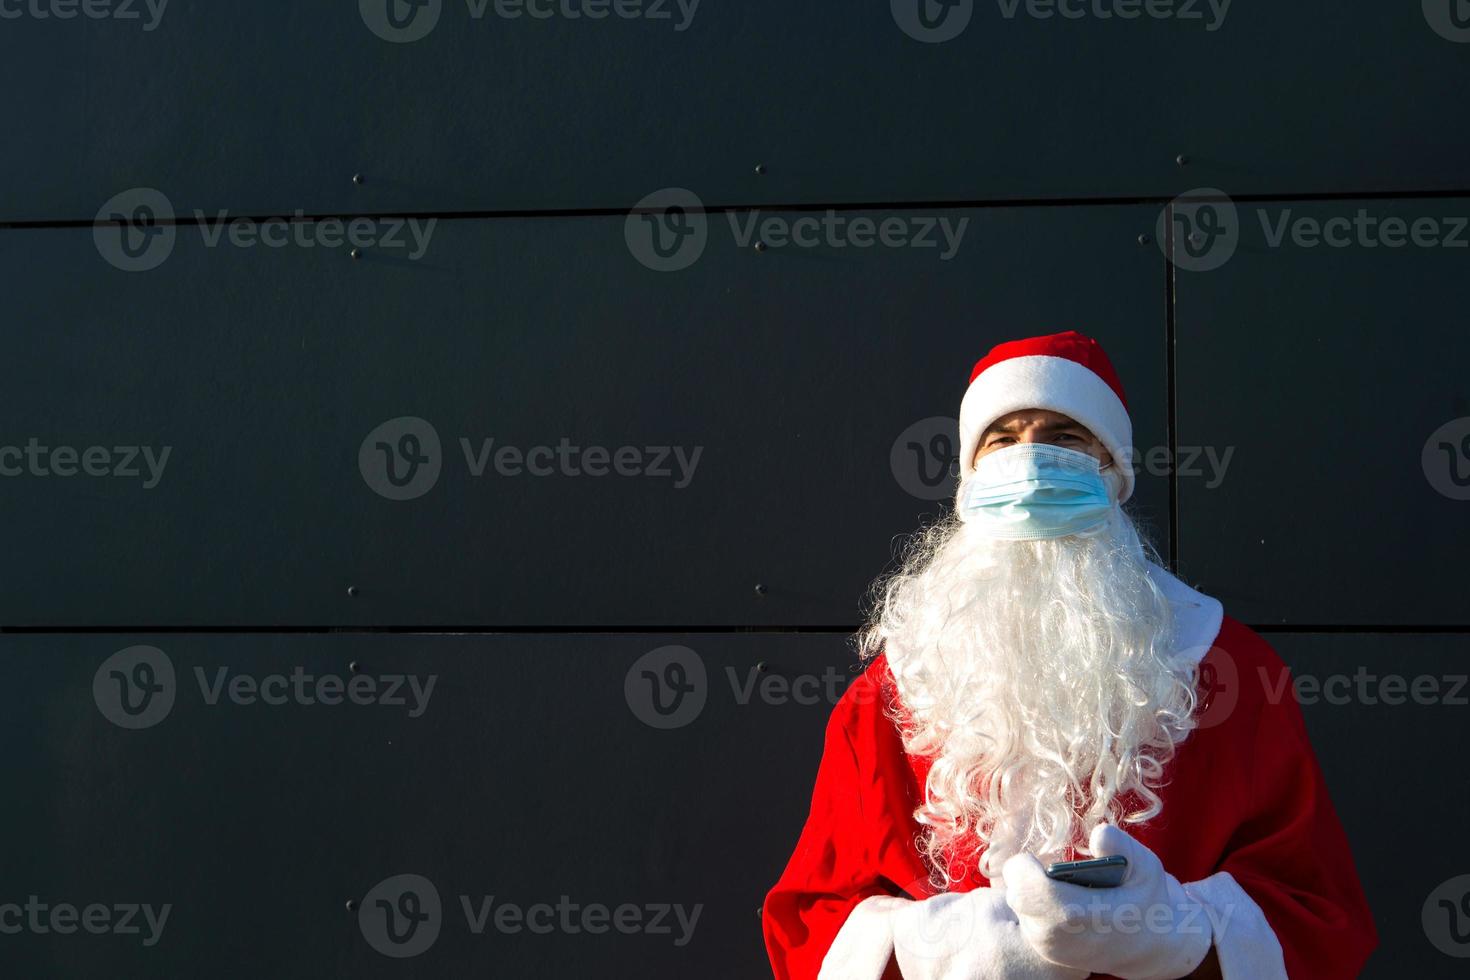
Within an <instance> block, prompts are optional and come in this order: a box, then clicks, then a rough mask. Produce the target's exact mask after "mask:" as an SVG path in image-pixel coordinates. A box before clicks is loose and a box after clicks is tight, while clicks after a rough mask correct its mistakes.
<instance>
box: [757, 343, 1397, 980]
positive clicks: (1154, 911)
mask: <svg viewBox="0 0 1470 980" xmlns="http://www.w3.org/2000/svg"><path fill="white" fill-rule="evenodd" d="M1132 441H1133V439H1132V424H1131V422H1130V420H1129V416H1128V409H1127V402H1126V400H1125V397H1124V393H1123V387H1122V385H1121V384H1120V383H1119V381H1118V377H1117V374H1116V373H1115V372H1114V370H1113V367H1112V365H1111V364H1110V363H1109V361H1108V359H1107V357H1106V355H1105V354H1104V353H1103V351H1102V349H1101V348H1100V347H1099V346H1098V344H1097V343H1096V342H1095V341H1093V340H1091V339H1089V338H1087V337H1084V336H1082V335H1080V334H1077V333H1075V332H1070V331H1069V332H1067V333H1060V334H1054V335H1051V336H1046V337H1035V338H1031V339H1027V340H1019V341H1014V342H1011V343H1005V344H1001V345H999V346H998V347H996V348H994V349H993V350H992V351H991V352H990V353H989V354H988V355H986V356H985V357H984V358H983V359H982V360H981V361H980V362H979V363H978V364H976V365H975V369H974V371H973V373H972V374H971V376H970V385H969V388H968V390H967V391H966V392H965V395H964V399H963V402H962V403H961V406H960V457H959V462H960V471H961V475H960V482H959V487H958V492H957V495H956V498H955V511H954V513H953V514H952V515H948V516H946V517H945V518H943V519H941V520H940V521H939V522H937V523H935V524H934V525H932V526H930V527H928V528H926V529H924V530H923V531H921V532H920V533H919V534H918V535H916V536H915V537H914V539H913V540H912V542H911V544H910V546H909V548H908V550H907V553H906V554H905V556H904V560H903V562H902V566H901V568H900V569H899V570H898V571H897V572H896V573H894V574H893V575H891V576H890V577H888V578H887V579H886V580H884V581H882V582H881V583H879V586H878V587H877V588H875V596H876V602H875V604H874V609H873V612H872V615H871V617H870V619H869V622H868V623H867V625H866V626H865V628H864V629H863V631H862V632H861V633H860V634H859V640H860V647H861V651H862V654H863V656H864V658H865V659H870V660H871V663H870V664H869V665H868V667H867V669H866V670H865V671H864V673H863V674H862V675H861V676H860V677H859V678H857V679H856V680H855V681H854V682H853V683H852V684H851V685H850V686H849V688H848V689H847V691H846V692H845V693H844V695H843V697H842V699H841V700H840V701H839V703H838V704H837V706H836V707H835V709H834V710H833V712H832V716H831V719H830V720H829V722H828V725H827V734H826V745H825V750H824V752H823V756H822V762H821V766H820V768H819V770H818V773H817V780H816V787H815V789H814V791H813V794H812V805H811V812H810V814H809V816H808V817H807V821H806V826H805V827H804V829H803V830H802V833H801V838H800V840H799V841H798V843H797V845H796V851H795V853H794V854H793V855H792V856H791V860H790V862H789V863H788V864H787V866H786V870H785V872H784V873H783V874H782V875H781V879H780V881H778V882H777V883H776V885H775V887H774V888H772V889H771V891H770V894H769V895H767V896H766V901H765V907H764V909H763V923H764V931H765V939H766V947H767V951H768V953H769V955H770V958H771V964H772V967H773V968H774V971H775V975H776V978H777V980H813V978H821V980H834V978H841V980H879V978H883V980H894V978H897V977H900V976H901V977H903V978H905V980H1002V978H1024V980H1082V978H1085V977H1089V976H1103V977H1114V978H1121V980H1175V978H1180V977H1224V978H1225V980H1280V978H1284V977H1291V978H1292V980H1336V978H1344V977H1355V976H1357V975H1358V972H1359V970H1360V969H1361V968H1362V966H1363V963H1364V961H1365V960H1366V959H1367V957H1368V954H1369V953H1370V952H1372V950H1373V949H1374V947H1375V946H1376V945H1377V941H1378V940H1377V933H1376V931H1375V929H1374V926H1373V919H1372V915H1371V913H1370V912H1369V909H1368V906H1367V902H1366V900H1365V899H1364V896H1363V891H1362V887H1361V886H1360V884H1359V883H1358V879H1357V874H1356V872H1355V870H1354V868H1353V861H1352V855H1351V854H1350V853H1349V850H1348V843H1347V840H1346V837H1345V836H1344V834H1343V830H1342V827H1341V825H1340V824H1339V822H1338V819H1337V816H1336V813H1335V812H1334V810H1333V807H1332V803H1331V800H1330V799H1329V797H1328V794H1327V787H1326V785H1325V784H1324V782H1323V779H1322V773H1321V770H1320V769H1319V768H1318V765H1317V760H1316V757H1315V756H1314V755H1313V753H1312V747H1311V744H1310V743H1309V741H1308V739H1307V733H1306V730H1305V729H1304V727H1303V725H1302V718H1301V712H1300V710H1299V708H1298V706H1297V703H1296V701H1295V699H1294V698H1293V697H1292V696H1291V693H1290V692H1291V690H1292V688H1291V686H1290V684H1289V680H1288V675H1287V668H1286V666H1285V664H1283V663H1282V661H1281V659H1280V658H1279V657H1278V656H1277V655H1276V653H1275V652H1274V651H1273V650H1272V649H1271V647H1270V646H1268V645H1267V644H1266V642H1265V641H1264V640H1263V639H1262V638H1261V637H1260V636H1258V635H1257V634H1256V633H1255V632H1253V631H1252V630H1250V629H1249V628H1247V627H1246V626H1244V625H1242V624H1241V623H1239V622H1237V621H1236V620H1234V619H1231V618H1230V617H1229V616H1226V615H1224V613H1223V610H1222V608H1221V605H1220V603H1219V602H1217V601H1216V600H1214V599H1212V598H1210V597H1208V596H1205V595H1202V594H1201V593H1199V592H1197V591H1195V590H1194V589H1192V588H1190V587H1189V586H1187V585H1185V584H1184V583H1183V582H1181V581H1180V580H1179V579H1177V578H1175V577H1174V576H1173V575H1171V574H1170V573H1169V572H1168V571H1166V570H1165V569H1164V568H1162V567H1161V566H1160V565H1159V564H1158V562H1157V560H1156V559H1157V554H1156V553H1154V552H1153V551H1151V550H1146V548H1145V546H1144V545H1143V543H1142V541H1141V539H1140V537H1139V535H1138V534H1137V532H1136V531H1135V529H1134V526H1133V523H1132V522H1131V521H1130V519H1129V517H1128V515H1127V514H1126V513H1124V511H1123V510H1122V504H1123V503H1124V502H1125V501H1127V500H1128V498H1129V496H1130V495H1131V494H1132V492H1133V471H1132V468H1131V465H1130V464H1131V456H1132V449H1133V447H1132ZM1210 678H1230V679H1231V682H1230V683H1229V684H1227V685H1224V686H1219V685H1217V686H1215V689H1213V690H1212V685H1211V684H1210V683H1209V679H1210ZM1283 681H1286V683H1283ZM1113 855H1121V856H1122V857H1124V858H1126V860H1127V868H1126V871H1125V873H1124V875H1123V878H1122V881H1121V883H1120V884H1117V885H1116V886H1115V887H1085V886H1084V885H1081V884H1075V883H1069V882H1065V881H1060V880H1054V879H1053V878H1051V877H1049V876H1048V875H1047V874H1046V870H1045V869H1046V867H1047V865H1049V864H1050V863H1052V862H1060V861H1070V860H1078V859H1088V858H1097V857H1105V856H1113Z"/></svg>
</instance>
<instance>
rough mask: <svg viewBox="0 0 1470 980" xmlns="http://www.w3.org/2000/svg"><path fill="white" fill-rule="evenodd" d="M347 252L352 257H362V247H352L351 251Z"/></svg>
mask: <svg viewBox="0 0 1470 980" xmlns="http://www.w3.org/2000/svg"><path fill="white" fill-rule="evenodd" d="M347 254H348V255H350V256H352V257H353V258H354V259H360V258H362V249H360V248H354V249H353V250H352V251H350V252H348V253H347Z"/></svg>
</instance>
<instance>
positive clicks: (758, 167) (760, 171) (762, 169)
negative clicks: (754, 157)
mask: <svg viewBox="0 0 1470 980" xmlns="http://www.w3.org/2000/svg"><path fill="white" fill-rule="evenodd" d="M755 172H756V173H757V174H759V175H761V176H765V173H766V165H765V164H764V163H758V164H756V165H755Z"/></svg>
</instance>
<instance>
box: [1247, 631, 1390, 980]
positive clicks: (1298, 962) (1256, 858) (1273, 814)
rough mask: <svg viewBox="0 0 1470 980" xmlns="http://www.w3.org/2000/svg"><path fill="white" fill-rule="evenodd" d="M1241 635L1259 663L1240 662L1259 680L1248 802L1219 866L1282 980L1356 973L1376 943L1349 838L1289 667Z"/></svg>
mask: <svg viewBox="0 0 1470 980" xmlns="http://www.w3.org/2000/svg"><path fill="white" fill-rule="evenodd" d="M1240 632H1242V633H1245V634H1246V635H1247V636H1249V637H1251V638H1253V639H1254V640H1255V642H1256V644H1259V647H1258V650H1257V651H1256V652H1257V654H1258V656H1259V659H1257V657H1252V656H1247V657H1245V658H1243V659H1244V660H1245V661H1246V662H1248V663H1249V662H1250V661H1255V662H1254V663H1249V666H1250V668H1251V673H1252V674H1254V675H1255V678H1254V679H1258V680H1259V681H1260V684H1261V686H1260V688H1259V690H1257V691H1256V692H1254V693H1256V694H1257V695H1258V696H1260V702H1259V703H1260V710H1259V713H1258V715H1257V722H1256V726H1255V737H1254V745H1253V747H1252V765H1253V771H1252V776H1251V784H1250V794H1249V798H1248V800H1247V801H1243V803H1244V806H1243V810H1244V813H1243V819H1242V820H1241V822H1240V824H1239V826H1238V827H1237V828H1236V830H1235V832H1234V834H1233V835H1232V838H1231V841H1230V844H1229V845H1228V846H1227V847H1226V849H1225V856H1224V859H1223V860H1222V861H1221V863H1220V866H1219V870H1222V871H1228V872H1230V874H1231V875H1232V876H1233V877H1234V878H1235V880H1236V881H1237V882H1238V883H1239V884H1240V886H1241V887H1242V888H1243V889H1244V890H1245V891H1246V893H1247V894H1249V895H1250V897H1251V898H1252V899H1254V900H1255V902H1256V904H1257V905H1259V906H1260V907H1261V911H1262V912H1263V913H1265V916H1266V921H1267V922H1268V923H1269V924H1270V926H1271V928H1272V930H1273V931H1274V932H1275V933H1276V938H1277V940H1278V941H1279V942H1280V943H1281V949H1282V953H1283V956H1284V958H1285V962H1286V972H1287V975H1288V976H1290V977H1292V978H1298V977H1301V978H1311V980H1339V978H1349V977H1356V976H1358V974H1359V972H1360V971H1361V970H1362V969H1363V964H1364V963H1365V962H1366V961H1367V959H1368V955H1369V954H1370V953H1372V951H1373V950H1374V949H1375V948H1376V947H1377V946H1378V933H1377V930H1376V928H1375V927H1374V925H1373V914H1372V911H1371V910H1370V909H1369V907H1368V901H1367V899H1366V897H1365V896H1364V894H1363V888H1362V885H1361V884H1360V883H1359V881H1358V875H1357V870H1356V869H1355V867H1354V865H1353V856H1352V851H1351V849H1350V848H1349V845H1348V840H1347V835H1346V833H1344V831H1343V829H1342V824H1341V823H1340V822H1339V821H1338V818H1337V811H1336V810H1335V809H1334V808H1333V805H1332V800H1331V798H1330V796H1329V795H1328V792H1327V784H1326V781H1325V780H1324V779H1323V777H1322V770H1321V767H1320V766H1319V765H1318V763H1317V757H1316V755H1315V754H1314V753H1313V751H1312V744H1311V741H1310V739H1309V738H1308V736H1307V730H1306V726H1305V725H1304V724H1303V722H1302V713H1301V707H1300V706H1299V705H1298V704H1297V700H1296V697H1295V696H1294V687H1293V686H1292V684H1291V673H1290V670H1289V669H1288V668H1287V666H1286V664H1284V663H1283V662H1282V661H1281V659H1280V658H1279V657H1278V656H1277V655H1276V653H1275V651H1274V650H1272V649H1271V647H1270V646H1269V645H1268V644H1267V643H1266V641H1265V640H1264V639H1262V638H1261V637H1260V636H1258V635H1256V634H1255V633H1253V632H1252V631H1250V630H1248V629H1245V628H1244V627H1241V628H1240ZM1244 645H1246V644H1239V645H1237V647H1236V649H1240V647H1241V646H1244ZM1242 666H1245V664H1242ZM1242 680H1246V678H1244V677H1243V678H1242ZM1247 684H1248V685H1249V687H1254V684H1253V683H1251V682H1249V681H1247ZM1226 928H1227V929H1228V925H1227V926H1226Z"/></svg>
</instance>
